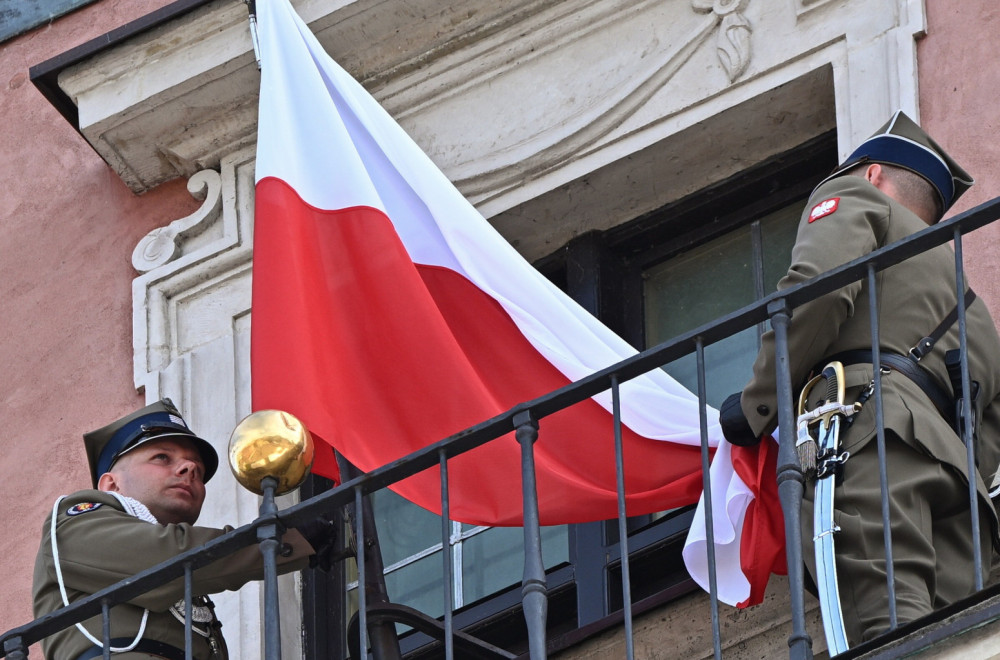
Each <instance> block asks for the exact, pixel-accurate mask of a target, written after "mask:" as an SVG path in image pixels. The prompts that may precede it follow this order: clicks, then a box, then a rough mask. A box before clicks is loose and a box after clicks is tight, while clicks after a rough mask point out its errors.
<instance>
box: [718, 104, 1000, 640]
mask: <svg viewBox="0 0 1000 660" xmlns="http://www.w3.org/2000/svg"><path fill="white" fill-rule="evenodd" d="M971 184H972V180H971V178H970V177H969V175H968V174H966V173H965V172H964V171H963V170H962V168H960V167H959V166H958V165H957V164H956V163H955V162H954V161H953V160H952V159H951V158H950V157H949V156H948V155H947V154H946V153H945V152H944V150H943V149H941V147H940V146H938V145H937V144H936V143H935V142H934V141H933V140H932V139H931V138H930V137H929V136H928V135H927V134H926V133H924V131H923V130H921V129H920V127H919V126H917V125H916V124H915V123H914V122H913V121H912V120H910V119H909V118H908V117H907V116H906V115H904V114H903V113H901V112H898V113H896V114H895V115H894V116H893V118H892V119H891V120H890V121H889V123H888V124H886V125H885V126H883V127H882V128H881V129H880V130H879V131H878V132H876V134H875V135H873V136H872V137H871V138H869V139H868V140H867V141H865V142H864V143H863V144H862V145H861V146H860V147H859V148H858V149H857V150H856V151H855V152H854V153H853V154H852V155H851V157H850V158H849V159H848V160H847V161H845V163H844V164H843V165H841V166H840V167H838V168H837V169H836V170H835V171H834V173H833V174H832V175H831V176H830V177H828V178H827V179H826V180H825V181H823V182H822V183H821V184H820V185H819V186H818V187H817V188H816V189H815V190H814V191H813V193H812V196H811V197H810V199H809V202H808V204H807V205H806V207H805V211H804V213H803V216H802V219H801V221H800V224H799V230H798V235H797V238H796V242H795V247H794V249H793V250H792V265H791V267H790V268H789V270H788V274H787V275H786V276H785V277H784V278H783V279H782V280H781V281H780V282H779V283H778V289H779V290H780V289H785V288H788V287H791V286H793V285H796V284H799V283H800V282H804V281H806V280H808V279H810V278H812V277H815V276H816V275H819V274H820V273H823V272H825V271H827V270H830V269H831V268H834V267H836V266H839V265H841V264H843V263H846V262H848V261H851V260H852V259H855V258H858V257H862V256H864V255H866V254H868V253H869V252H871V251H873V250H875V249H877V248H880V247H882V246H884V245H887V244H889V243H892V242H894V241H897V240H899V239H902V238H904V237H906V236H909V235H911V234H913V233H915V232H918V231H920V230H921V229H924V228H926V227H927V226H928V225H930V224H934V223H935V222H937V221H938V220H939V219H940V218H941V216H942V215H943V213H944V212H945V211H947V209H948V208H949V207H950V206H951V205H952V203H953V202H954V201H955V199H956V198H957V197H958V196H959V195H961V194H962V193H963V192H965V190H967V189H968V187H969V186H970V185H971ZM876 287H877V291H876V296H877V303H878V309H879V318H878V327H879V346H880V352H881V354H882V356H883V370H882V373H883V374H884V376H883V378H882V402H883V411H884V421H885V432H886V453H887V459H886V465H887V469H888V475H889V503H890V521H891V522H890V528H891V531H892V543H893V560H894V561H893V567H894V570H895V588H896V599H897V600H896V604H897V614H898V622H899V623H900V624H902V623H905V622H908V621H912V620H914V619H917V618H919V617H921V616H923V615H926V614H928V613H930V612H931V611H932V610H933V609H935V608H939V607H942V606H944V605H947V604H948V603H951V602H954V601H956V600H957V599H959V598H962V597H964V596H967V595H969V594H971V593H972V592H973V591H974V589H975V586H974V566H973V548H974V544H976V543H978V544H979V545H980V547H981V549H982V558H983V565H982V569H983V571H984V575H985V574H987V573H988V571H989V567H990V566H989V564H990V561H991V547H990V546H991V544H990V541H991V540H995V539H996V530H997V519H996V513H995V511H994V508H993V506H992V504H991V501H990V497H989V494H988V490H987V487H986V482H991V481H992V480H993V479H994V476H995V472H996V470H997V466H998V463H1000V406H998V405H994V403H995V402H996V400H997V397H998V395H1000V340H998V338H997V331H996V328H995V326H994V323H993V320H992V319H991V317H990V314H989V311H988V310H987V308H986V305H985V304H984V303H983V301H982V300H978V299H974V297H973V296H970V295H967V296H966V301H971V303H970V304H969V305H968V309H967V329H968V363H969V370H970V378H971V380H972V381H975V382H976V383H978V388H979V393H978V398H977V406H976V407H977V413H978V417H979V420H978V421H979V424H978V429H979V430H978V443H977V446H976V456H977V461H978V465H979V470H977V471H976V474H973V475H972V478H973V479H975V482H976V486H977V489H978V491H979V494H980V507H979V508H980V515H981V520H982V524H981V530H982V534H981V538H978V539H973V538H972V532H971V514H970V510H969V495H968V479H969V474H968V469H967V465H968V463H967V459H966V449H965V446H964V444H963V442H962V440H961V439H960V438H959V436H958V435H957V434H956V432H955V431H954V430H953V428H952V425H951V418H953V417H954V407H953V401H954V393H953V392H952V388H951V386H950V379H949V376H948V372H947V369H946V367H945V355H946V353H947V352H948V351H949V350H952V349H956V348H958V347H959V336H958V324H957V323H951V324H950V325H948V322H947V321H945V319H946V318H948V317H949V316H950V314H952V313H953V310H955V308H956V305H957V296H956V287H955V261H954V253H953V251H952V249H951V247H950V246H948V245H942V246H939V247H937V248H934V249H933V250H930V251H928V252H924V253H923V254H920V255H918V256H916V257H913V258H912V259H909V260H907V261H904V262H903V263H900V264H898V265H896V266H893V267H891V268H889V269H887V270H883V271H880V272H879V273H878V274H877V276H876ZM870 295H871V292H870V290H869V286H868V283H867V280H865V281H860V282H855V283H853V284H850V285H848V286H846V287H844V288H842V289H839V290H837V291H834V292H832V293H829V294H826V295H824V296H821V297H820V298H818V299H816V300H813V301H811V302H809V303H808V304H805V305H803V306H801V307H798V308H796V309H795V310H794V312H793V314H792V320H791V324H790V326H789V331H788V341H789V345H788V350H789V357H790V362H789V368H790V371H791V381H792V383H793V386H796V384H798V385H801V384H804V383H805V381H806V379H807V377H808V376H809V375H810V373H811V372H817V373H818V371H819V370H820V369H822V368H823V366H824V365H825V364H826V363H827V362H829V361H830V360H840V361H841V362H843V363H844V365H845V368H846V369H845V371H846V375H845V379H846V385H847V388H848V390H847V402H848V403H851V402H853V401H856V400H857V399H858V397H859V396H861V394H862V392H864V391H865V390H867V389H869V388H870V386H871V384H872V382H873V381H872V377H873V373H872V357H871V325H870V313H869V302H870ZM942 325H944V327H945V328H946V331H945V332H944V334H943V336H942V337H941V338H940V339H939V341H938V342H937V343H936V345H934V347H933V348H932V349H931V350H930V351H929V352H927V354H926V355H923V356H922V357H921V358H920V359H915V358H916V356H917V355H919V354H920V353H921V352H923V351H922V350H921V349H920V342H921V340H922V338H924V337H926V336H928V335H930V334H932V333H933V331H934V330H935V329H937V328H938V327H939V326H942ZM915 347H916V348H917V350H916V351H915V352H914V353H913V354H912V355H911V349H913V348H915ZM887 355H890V357H888V358H887V357H885V356H887ZM890 360H891V361H893V365H889V364H887V361H890ZM720 422H721V424H722V426H723V431H724V433H725V435H726V438H727V439H728V440H729V441H730V442H733V443H734V444H751V443H754V442H757V441H758V439H759V438H760V437H761V435H762V434H766V433H770V432H771V431H773V430H774V429H775V426H776V424H777V399H776V383H775V351H774V335H773V331H772V332H768V333H766V334H765V336H764V338H763V344H762V347H761V349H760V352H759V354H758V356H757V360H756V363H755V364H754V376H753V379H752V380H751V381H750V382H749V383H748V384H747V386H746V388H745V389H744V390H743V392H742V393H741V394H740V393H737V394H735V395H732V396H731V397H730V398H729V399H727V401H726V403H725V404H723V406H722V412H721V413H720ZM875 436H876V422H875V402H874V399H872V400H869V401H868V403H867V404H865V405H864V407H863V408H862V410H861V412H860V413H858V414H857V415H856V416H855V417H854V419H853V422H852V423H851V424H850V425H849V426H847V425H844V426H842V430H841V447H842V450H846V451H848V452H850V458H849V459H848V461H847V462H846V464H845V465H844V466H843V482H842V484H840V485H838V486H837V487H836V490H835V495H834V506H835V509H836V510H835V514H834V522H835V524H837V525H838V526H839V527H840V529H841V531H840V532H839V533H838V534H837V535H836V537H835V544H836V546H835V550H836V555H837V559H836V563H837V574H838V575H837V576H838V580H839V591H840V597H841V604H842V608H843V612H844V619H845V627H846V632H847V636H848V639H849V640H850V642H851V643H852V644H856V643H858V642H860V641H863V640H868V639H871V638H872V637H875V636H877V635H878V634H879V633H881V632H884V631H885V630H886V629H887V628H888V627H889V606H888V588H887V584H886V565H885V548H884V542H883V529H884V526H883V524H882V512H881V500H880V485H879V473H878V455H877V445H876V443H875V442H874V439H875ZM788 437H794V432H792V434H791V436H789V432H788V431H785V432H784V434H783V436H782V438H783V439H784V438H788ZM812 490H813V488H812V481H807V483H806V489H805V491H806V492H805V498H804V499H805V501H804V502H803V515H802V521H803V532H802V539H803V540H802V543H803V557H804V559H805V561H806V565H807V568H808V570H809V571H810V572H811V573H812V574H813V575H815V570H816V569H815V559H814V553H813V547H812V546H813V534H812V520H813V519H812V502H811V499H812Z"/></svg>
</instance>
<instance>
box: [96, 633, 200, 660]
mask: <svg viewBox="0 0 1000 660" xmlns="http://www.w3.org/2000/svg"><path fill="white" fill-rule="evenodd" d="M131 643H132V640H131V639H129V638H127V637H121V638H116V639H112V640H111V646H117V647H124V646H128V645H129V644H131ZM130 651H131V652H134V653H149V654H151V655H158V656H160V657H161V658H165V659H166V660H184V651H182V650H181V649H179V648H177V647H176V646H170V645H169V644H164V643H163V642H158V641H156V640H155V639H142V640H139V643H138V644H136V645H135V647H134V648H132V649H130ZM102 655H104V650H103V649H102V648H101V647H99V646H95V647H93V648H91V649H87V650H86V651H84V652H83V653H81V654H80V655H79V657H77V659H76V660H91V659H92V658H100V657H101V656H102ZM111 655H112V657H114V655H115V654H113V653H112V654H111Z"/></svg>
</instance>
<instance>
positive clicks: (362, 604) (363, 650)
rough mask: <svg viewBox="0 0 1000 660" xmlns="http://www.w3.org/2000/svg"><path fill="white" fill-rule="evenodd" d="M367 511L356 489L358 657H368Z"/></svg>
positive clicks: (358, 488)
mask: <svg viewBox="0 0 1000 660" xmlns="http://www.w3.org/2000/svg"><path fill="white" fill-rule="evenodd" d="M364 514H365V510H364V493H363V491H362V490H361V486H357V487H355V488H354V536H355V539H354V541H355V543H356V544H357V546H358V547H357V555H356V559H355V563H356V564H357V567H358V657H359V658H365V657H367V656H368V598H367V596H366V594H365V591H366V589H365V585H366V584H367V581H366V579H365V578H366V575H365V515H364Z"/></svg>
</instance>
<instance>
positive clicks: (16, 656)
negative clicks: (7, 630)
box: [3, 635, 28, 660]
mask: <svg viewBox="0 0 1000 660" xmlns="http://www.w3.org/2000/svg"><path fill="white" fill-rule="evenodd" d="M3 651H4V655H5V657H6V658H7V660H28V649H27V647H25V645H24V640H23V639H21V637H20V635H19V636H17V637H11V638H10V639H7V640H4V643H3Z"/></svg>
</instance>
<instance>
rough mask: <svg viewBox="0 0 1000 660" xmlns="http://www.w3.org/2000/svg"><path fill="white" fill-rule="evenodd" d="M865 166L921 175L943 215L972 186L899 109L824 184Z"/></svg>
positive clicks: (971, 180) (942, 152)
mask: <svg viewBox="0 0 1000 660" xmlns="http://www.w3.org/2000/svg"><path fill="white" fill-rule="evenodd" d="M865 163H884V164H887V165H896V166H897V167H902V168H905V169H908V170H910V171H911V172H915V173H916V174H919V175H920V176H922V177H923V178H924V179H926V180H927V181H928V182H930V184H931V185H932V186H933V187H934V190H935V191H937V194H938V197H939V199H940V200H941V214H942V215H944V212H945V211H947V210H948V209H950V208H951V206H952V204H954V203H955V200H957V199H958V198H959V197H961V196H962V194H963V193H964V192H965V191H966V190H968V189H969V188H970V187H971V186H972V184H973V183H974V180H973V179H972V177H971V176H970V175H969V173H968V172H966V171H965V170H964V169H962V168H961V167H960V166H959V164H958V163H956V162H955V161H954V159H952V157H951V156H949V155H948V154H947V153H946V152H945V150H944V149H942V148H941V146H940V145H939V144H938V143H937V142H935V141H934V140H933V139H932V138H931V136H929V135H927V133H925V132H924V131H923V129H922V128H920V126H918V125H917V123H916V122H915V121H913V120H912V119H910V118H909V117H908V116H906V114H905V113H904V112H903V111H902V110H897V111H896V114H894V115H893V116H892V118H891V119H890V120H889V121H888V122H887V123H886V124H885V125H884V126H883V127H882V128H880V129H878V130H877V131H875V134H874V135H872V136H871V137H870V138H868V139H867V140H865V141H864V142H862V143H861V146H859V147H858V148H857V149H855V150H854V153H852V154H851V155H850V156H848V157H847V160H845V161H844V162H843V163H841V164H840V165H838V166H837V168H836V169H835V170H834V171H833V172H832V173H831V174H830V176H828V177H827V178H826V179H824V181H828V180H830V179H832V178H833V177H835V176H839V175H840V174H843V173H844V172H846V171H847V170H849V169H851V168H853V167H856V166H858V165H864V164H865ZM938 219H940V218H938Z"/></svg>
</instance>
